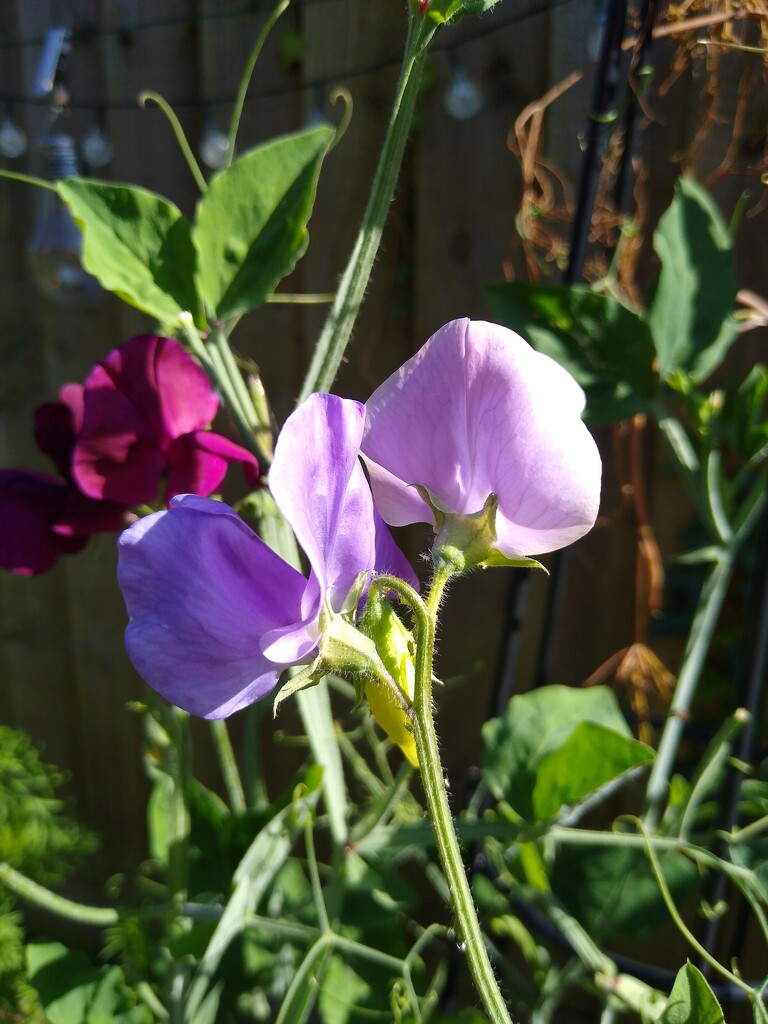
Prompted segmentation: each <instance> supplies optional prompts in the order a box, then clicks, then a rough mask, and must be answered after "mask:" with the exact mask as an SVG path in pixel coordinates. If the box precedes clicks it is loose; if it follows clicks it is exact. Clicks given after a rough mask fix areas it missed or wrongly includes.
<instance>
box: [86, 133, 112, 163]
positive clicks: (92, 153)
mask: <svg viewBox="0 0 768 1024" xmlns="http://www.w3.org/2000/svg"><path fill="white" fill-rule="evenodd" d="M80 151H81V152H82V154H83V160H85V162H86V163H87V164H88V165H89V167H106V166H107V164H108V163H111V162H112V157H113V156H114V155H115V151H114V150H113V148H112V143H111V142H110V141H109V139H108V138H107V136H106V135H105V134H104V132H103V131H102V130H101V128H100V127H99V125H97V124H95V125H93V127H92V128H91V129H90V130H89V131H88V132H87V134H86V136H85V138H84V139H83V141H82V142H81V143H80Z"/></svg>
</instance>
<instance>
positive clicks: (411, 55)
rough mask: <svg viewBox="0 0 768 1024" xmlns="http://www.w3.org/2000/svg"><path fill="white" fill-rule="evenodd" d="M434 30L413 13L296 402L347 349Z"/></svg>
mask: <svg viewBox="0 0 768 1024" xmlns="http://www.w3.org/2000/svg"><path fill="white" fill-rule="evenodd" d="M433 34H434V26H431V25H429V24H427V23H422V22H421V21H420V19H419V18H418V17H413V16H411V18H410V21H409V27H408V37H407V39H406V44H405V54H404V56H403V64H402V68H401V71H400V78H399V81H398V84H397V92H396V95H395V101H394V104H393V107H392V114H391V116H390V120H389V125H388V126H387V134H386V137H385V139H384V145H383V147H382V150H381V155H380V157H379V163H378V166H377V167H376V173H375V175H374V179H373V184H372V185H371V191H370V194H369V197H368V205H367V206H366V209H365V213H364V215H363V220H362V223H361V225H360V231H359V233H358V236H357V239H356V241H355V245H354V248H353V249H352V253H351V255H350V257H349V260H348V262H347V267H346V269H345V271H344V275H343V277H342V279H341V283H340V284H339V288H338V291H337V292H336V297H335V299H334V302H333V305H332V306H331V308H330V310H329V312H328V316H327V318H326V321H325V324H324V326H323V330H322V333H321V334H320V337H319V339H318V342H317V345H316V346H315V350H314V354H313V356H312V362H311V363H310V366H309V370H308V371H307V375H306V377H305V379H304V384H303V387H302V389H301V394H300V395H299V400H298V403H297V404H301V402H303V401H304V400H305V399H306V398H308V397H309V395H311V394H312V392H313V391H328V390H329V389H330V387H331V385H332V384H333V381H334V378H335V377H336V373H337V371H338V369H339V365H340V364H341V360H342V357H343V355H344V350H345V349H346V347H347V345H348V344H349V339H350V337H351V335H352V330H353V328H354V325H355V321H356V319H357V315H358V313H359V311H360V306H361V304H362V301H363V297H364V296H365V292H366V289H367V287H368V281H369V280H370V277H371V271H372V270H373V264H374V261H375V259H376V254H377V252H378V251H379V243H380V242H381V236H382V232H383V230H384V222H385V221H386V219H387V213H388V211H389V207H390V204H391V202H392V196H393V194H394V191H395V184H396V183H397V177H398V174H399V172H400V165H401V163H402V160H403V153H404V152H405V144H406V142H407V141H408V133H409V131H410V127H411V121H412V119H413V110H414V107H415V105H416V96H417V94H418V90H419V85H420V83H421V77H422V74H423V71H424V65H425V62H426V55H427V48H428V45H429V41H430V39H431V38H432V35H433Z"/></svg>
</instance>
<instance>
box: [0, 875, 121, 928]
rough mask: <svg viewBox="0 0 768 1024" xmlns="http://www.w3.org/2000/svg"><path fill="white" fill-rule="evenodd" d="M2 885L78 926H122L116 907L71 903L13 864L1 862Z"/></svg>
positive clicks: (72, 901) (20, 897) (27, 901)
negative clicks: (17, 869) (119, 924)
mask: <svg viewBox="0 0 768 1024" xmlns="http://www.w3.org/2000/svg"><path fill="white" fill-rule="evenodd" d="M0 883H2V884H3V885H5V886H7V888H8V889H10V890H11V892H12V893H14V895H16V896H18V897H19V899H21V900H24V901H25V902H26V903H33V904H34V905H35V906H36V907H40V908H41V909H42V910H47V911H49V913H51V914H56V915H57V917H65V918H67V920H69V921H76V922H77V923H78V924H88V925H95V926H96V927H98V928H110V927H112V926H114V925H116V924H117V923H118V921H119V920H120V915H119V914H118V912H117V911H116V910H115V909H114V908H112V907H89V906H86V905H85V904H83V903H76V902H75V901H74V900H68V899H67V898H66V897H65V896H59V894H58V893H55V892H51V890H50V889H46V888H45V886H44V885H40V884H39V883H38V882H33V881H32V879H31V878H27V877H26V875H22V874H21V872H19V871H16V869H15V868H12V867H11V865H10V864H5V863H2V862H0Z"/></svg>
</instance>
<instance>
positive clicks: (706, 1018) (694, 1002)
mask: <svg viewBox="0 0 768 1024" xmlns="http://www.w3.org/2000/svg"><path fill="white" fill-rule="evenodd" d="M659 1024H725V1017H724V1016H723V1011H722V1009H721V1007H720V1003H718V1001H717V996H716V995H715V993H714V992H713V991H712V989H711V988H710V987H709V985H708V984H707V980H706V978H705V977H704V975H703V974H702V973H701V971H700V970H699V969H698V967H694V966H693V964H691V963H688V964H686V965H685V967H681V968H680V970H679V971H678V972H677V977H676V978H675V984H674V985H673V987H672V991H671V992H670V994H669V1001H668V1002H667V1005H666V1008H665V1009H664V1011H663V1013H662V1015H661V1016H660V1017H659Z"/></svg>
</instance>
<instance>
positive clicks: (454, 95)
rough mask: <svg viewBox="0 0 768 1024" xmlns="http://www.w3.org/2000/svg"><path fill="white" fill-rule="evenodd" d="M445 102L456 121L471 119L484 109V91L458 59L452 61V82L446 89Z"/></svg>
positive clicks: (446, 107)
mask: <svg viewBox="0 0 768 1024" xmlns="http://www.w3.org/2000/svg"><path fill="white" fill-rule="evenodd" d="M443 103H444V105H445V109H446V110H447V111H448V113H449V114H450V115H451V117H452V118H454V119H455V120H456V121H469V120H470V119H471V118H473V117H475V116H476V115H477V114H479V113H480V111H481V110H482V107H483V91H482V89H481V88H480V86H479V85H478V84H477V82H475V81H474V79H472V78H470V77H469V75H468V74H467V73H466V71H464V69H463V68H462V66H461V65H460V64H459V63H458V61H453V62H452V67H451V84H450V85H449V86H448V88H447V89H446V91H445V95H444V96H443Z"/></svg>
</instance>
